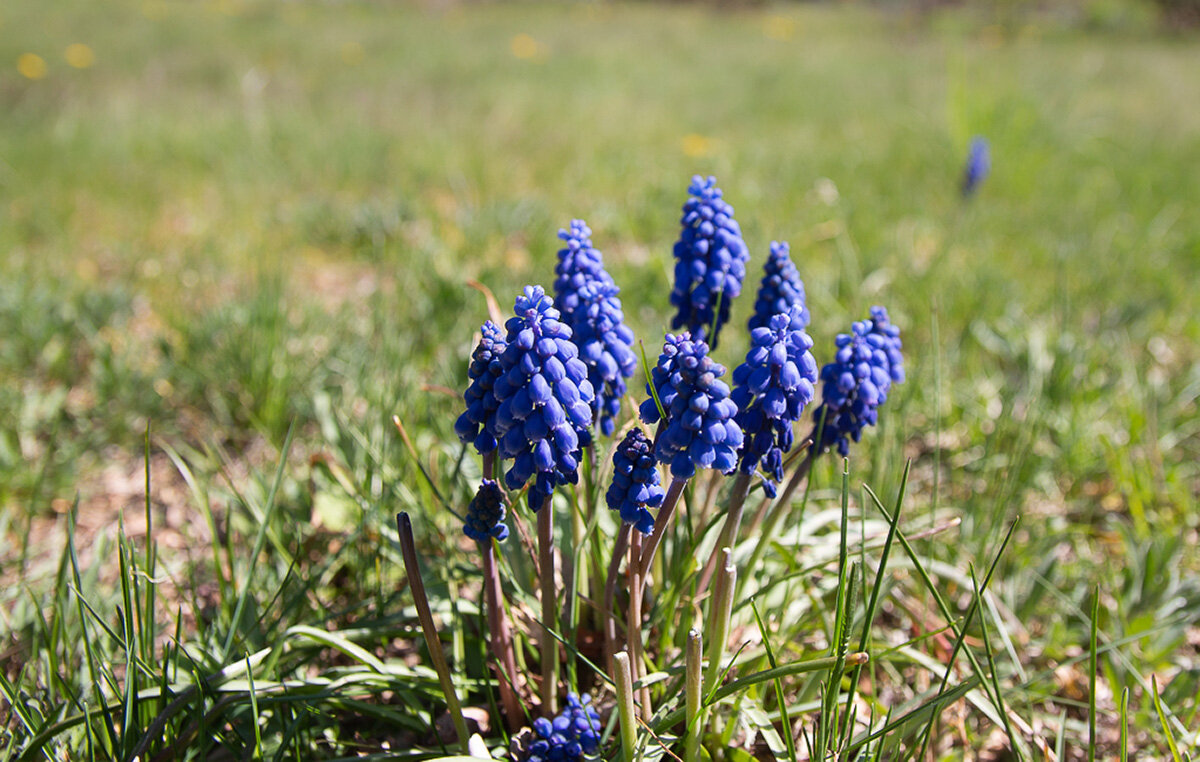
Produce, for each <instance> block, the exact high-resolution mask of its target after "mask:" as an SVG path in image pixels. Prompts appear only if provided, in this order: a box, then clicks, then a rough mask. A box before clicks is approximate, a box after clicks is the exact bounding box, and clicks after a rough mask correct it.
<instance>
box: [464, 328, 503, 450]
mask: <svg viewBox="0 0 1200 762" xmlns="http://www.w3.org/2000/svg"><path fill="white" fill-rule="evenodd" d="M480 330H481V332H482V336H481V338H480V339H479V344H478V345H476V347H475V351H474V352H473V353H472V354H471V364H470V365H469V366H468V367H467V377H468V378H469V379H471V383H470V384H469V385H468V386H467V390H466V391H465V392H464V393H463V399H464V400H465V401H466V403H467V409H466V411H465V412H463V414H462V415H460V416H459V417H458V420H457V421H455V423H454V432H455V433H456V434H458V438H459V439H460V440H461V441H462V442H463V444H466V443H468V442H473V443H474V445H475V449H476V450H478V451H479V454H481V455H486V454H487V453H489V452H491V451H492V450H495V449H496V435H495V419H496V408H497V407H498V406H499V403H498V402H497V401H496V397H495V395H494V394H493V393H492V386H493V384H495V382H496V379H497V378H498V377H499V376H500V374H501V373H503V370H501V368H500V355H501V354H502V353H503V352H504V347H505V342H504V337H503V336H502V335H501V334H500V328H499V327H497V326H496V324H495V323H493V322H492V321H490V320H489V321H487V322H486V323H484V324H483V327H482V328H481V329H480Z"/></svg>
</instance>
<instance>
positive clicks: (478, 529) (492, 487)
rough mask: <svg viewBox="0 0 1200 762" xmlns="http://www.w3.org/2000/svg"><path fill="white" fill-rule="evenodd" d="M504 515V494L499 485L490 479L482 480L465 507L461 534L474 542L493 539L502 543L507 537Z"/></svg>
mask: <svg viewBox="0 0 1200 762" xmlns="http://www.w3.org/2000/svg"><path fill="white" fill-rule="evenodd" d="M504 514H505V511H504V494H503V493H502V492H501V491H500V485H499V484H497V483H496V482H495V481H492V480H491V479H484V480H483V483H482V484H480V485H479V490H478V491H477V492H476V493H475V497H474V498H472V499H471V502H470V503H469V504H468V505H467V518H466V522H465V523H464V524H463V534H465V535H466V536H467V537H470V538H471V539H472V540H474V541H475V542H489V541H490V540H491V538H493V537H495V538H496V539H497V540H501V541H503V540H504V538H506V537H508V527H506V526H505V525H504Z"/></svg>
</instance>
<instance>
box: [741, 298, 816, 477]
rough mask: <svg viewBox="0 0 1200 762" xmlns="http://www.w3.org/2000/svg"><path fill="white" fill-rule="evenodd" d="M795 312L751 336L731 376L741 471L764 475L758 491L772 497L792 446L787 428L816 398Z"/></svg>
mask: <svg viewBox="0 0 1200 762" xmlns="http://www.w3.org/2000/svg"><path fill="white" fill-rule="evenodd" d="M804 325H805V322H804V317H803V314H802V312H801V310H800V308H799V307H795V306H794V307H792V309H791V310H790V311H789V312H787V313H781V314H778V315H774V316H773V317H772V318H771V320H770V323H769V324H768V325H766V326H764V327H759V328H755V329H754V330H753V331H751V333H750V345H751V346H750V351H748V352H747V353H746V361H745V362H744V363H742V364H741V365H739V366H738V367H737V369H736V370H734V372H733V383H734V385H735V386H734V389H733V395H732V399H733V402H734V403H735V404H736V405H737V407H738V414H737V423H738V425H739V426H741V428H742V433H743V435H744V439H745V442H744V444H743V446H742V449H741V452H740V453H739V457H740V458H741V461H740V469H741V471H742V473H744V474H747V475H749V474H753V473H754V471H755V470H757V469H760V468H761V470H762V472H763V474H764V478H763V489H764V490H765V491H766V494H767V495H768V496H769V497H775V494H776V489H777V487H778V484H779V482H780V481H782V480H783V456H784V455H785V454H786V453H787V452H788V451H789V450H791V448H792V444H793V443H794V442H795V438H794V434H793V432H792V424H793V423H795V422H796V421H797V420H799V418H800V414H801V413H802V412H803V411H804V408H805V407H806V406H807V405H808V404H809V403H810V402H812V400H813V397H814V396H815V394H816V382H817V361H816V360H815V359H813V355H812V352H811V351H810V350H811V349H812V345H813V342H812V339H811V338H809V336H808V334H807V333H806V332H805V331H804Z"/></svg>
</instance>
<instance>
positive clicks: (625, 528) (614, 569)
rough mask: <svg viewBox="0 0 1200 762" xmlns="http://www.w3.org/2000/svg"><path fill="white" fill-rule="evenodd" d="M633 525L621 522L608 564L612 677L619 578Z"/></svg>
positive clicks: (607, 660)
mask: <svg viewBox="0 0 1200 762" xmlns="http://www.w3.org/2000/svg"><path fill="white" fill-rule="evenodd" d="M632 529H633V525H631V524H626V523H625V522H624V521H622V522H621V528H620V530H618V531H617V540H616V543H615V544H614V545H613V554H612V561H610V562H609V564H608V577H607V578H606V579H605V581H604V667H605V669H607V670H608V673H609V674H610V675H611V674H612V671H613V655H614V654H616V652H617V612H616V602H617V578H618V577H619V576H620V573H621V559H622V558H624V557H625V549H626V548H627V547H629V532H630V531H631V530H632Z"/></svg>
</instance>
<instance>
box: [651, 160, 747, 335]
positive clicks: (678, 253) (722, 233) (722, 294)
mask: <svg viewBox="0 0 1200 762" xmlns="http://www.w3.org/2000/svg"><path fill="white" fill-rule="evenodd" d="M688 193H690V194H691V198H689V199H688V200H687V202H686V203H685V204H684V205H683V217H682V218H681V219H680V224H681V225H682V226H683V229H682V231H681V232H680V235H679V241H678V242H677V243H676V244H675V260H676V261H675V288H674V290H672V291H671V304H672V305H674V306H675V307H676V308H678V310H679V311H678V313H676V315H675V317H674V318H673V319H672V320H671V327H672V328H687V330H688V331H689V332H691V334H692V336H694V337H696V338H697V339H700V340H703V339H706V338H707V339H709V340H711V342H712V344H713V346H716V343H717V336H718V334H719V333H720V331H721V326H723V325H725V323H726V322H728V320H729V306H730V304H731V303H732V302H733V300H734V299H735V298H736V297H737V296H738V295H739V294H740V293H742V281H743V280H744V279H745V277H746V262H747V261H748V260H749V259H750V252H749V251H748V250H747V249H746V242H745V241H743V240H742V231H741V228H740V227H739V226H738V224H737V221H736V220H734V219H733V207H732V206H730V205H729V204H728V203H727V202H726V201H724V200H723V199H722V198H721V195H722V193H721V189H720V188H718V187H717V181H716V179H715V178H713V177H709V178H707V179H706V178H703V177H701V176H699V175H696V176H695V177H693V178H692V184H691V186H690V187H688ZM709 331H711V332H712V336H709V335H708V332H709Z"/></svg>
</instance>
